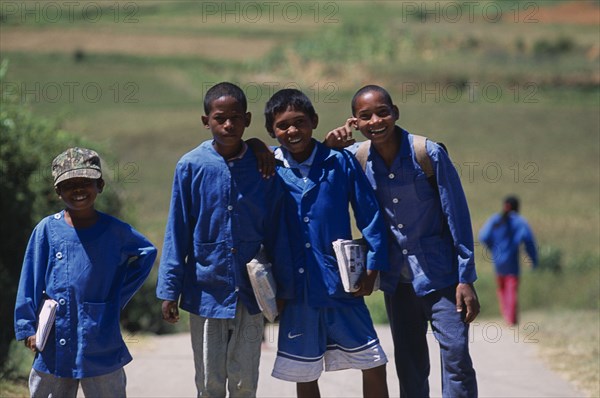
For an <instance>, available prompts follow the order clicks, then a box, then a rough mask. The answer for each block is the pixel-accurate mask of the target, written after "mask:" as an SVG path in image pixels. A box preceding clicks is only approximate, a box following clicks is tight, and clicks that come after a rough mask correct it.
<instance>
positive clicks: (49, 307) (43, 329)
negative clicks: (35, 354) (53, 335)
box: [35, 299, 58, 351]
mask: <svg viewBox="0 0 600 398" xmlns="http://www.w3.org/2000/svg"><path fill="white" fill-rule="evenodd" d="M57 307H58V303H57V302H56V301H54V300H52V299H46V300H44V303H43V304H42V309H41V310H40V316H39V319H38V328H37V331H36V332H35V347H36V348H37V350H38V351H43V350H44V347H45V346H46V341H48V336H49V335H50V332H51V331H52V326H54V319H55V318H56V308H57Z"/></svg>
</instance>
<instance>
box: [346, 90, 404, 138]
mask: <svg viewBox="0 0 600 398" xmlns="http://www.w3.org/2000/svg"><path fill="white" fill-rule="evenodd" d="M399 114H400V113H399V111H398V107H397V106H396V105H393V104H390V103H389V102H388V101H386V100H385V98H384V97H383V95H382V94H381V93H379V92H377V91H367V92H365V93H363V94H362V95H361V96H360V97H358V98H357V99H356V105H355V108H354V115H355V117H356V118H357V119H358V120H357V122H356V124H357V127H358V129H359V130H360V132H361V133H362V134H363V135H364V136H365V137H366V138H368V139H370V140H371V141H373V142H374V143H382V142H386V141H387V140H388V139H390V138H391V137H392V136H393V134H394V131H395V124H396V121H397V120H398V118H399Z"/></svg>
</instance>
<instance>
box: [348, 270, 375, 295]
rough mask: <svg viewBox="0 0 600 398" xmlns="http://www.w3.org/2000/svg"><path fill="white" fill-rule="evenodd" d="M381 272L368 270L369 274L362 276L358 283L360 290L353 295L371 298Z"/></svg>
mask: <svg viewBox="0 0 600 398" xmlns="http://www.w3.org/2000/svg"><path fill="white" fill-rule="evenodd" d="M378 274H379V271H376V270H371V269H368V270H367V272H365V273H364V274H362V276H361V277H360V279H359V280H358V283H357V284H356V285H357V286H358V287H359V289H358V290H357V291H355V292H354V293H352V295H353V296H355V297H359V296H370V295H371V293H373V286H375V279H377V275H378Z"/></svg>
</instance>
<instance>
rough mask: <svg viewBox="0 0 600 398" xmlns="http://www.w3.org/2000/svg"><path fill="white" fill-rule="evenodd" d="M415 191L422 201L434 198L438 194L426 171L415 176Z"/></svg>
mask: <svg viewBox="0 0 600 398" xmlns="http://www.w3.org/2000/svg"><path fill="white" fill-rule="evenodd" d="M415 191H416V192H417V197H418V198H419V200H422V201H426V200H430V199H433V198H434V197H435V196H436V194H437V193H436V192H435V191H434V189H433V187H432V186H431V183H430V182H429V180H427V176H426V175H425V174H424V173H419V174H417V175H416V176H415Z"/></svg>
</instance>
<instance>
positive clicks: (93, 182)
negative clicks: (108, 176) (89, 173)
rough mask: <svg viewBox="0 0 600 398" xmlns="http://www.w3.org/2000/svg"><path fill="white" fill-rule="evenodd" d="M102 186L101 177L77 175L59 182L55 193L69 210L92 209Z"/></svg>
mask: <svg viewBox="0 0 600 398" xmlns="http://www.w3.org/2000/svg"><path fill="white" fill-rule="evenodd" d="M103 188H104V180H102V179H91V178H81V177H78V178H70V179H68V180H65V181H63V182H60V183H59V184H58V186H57V187H56V193H57V194H58V195H59V196H60V198H61V199H62V200H63V202H64V203H65V205H66V207H67V209H69V210H70V211H76V212H85V211H90V210H93V209H94V202H95V201H96V196H98V194H99V193H101V192H102V189H103Z"/></svg>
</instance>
